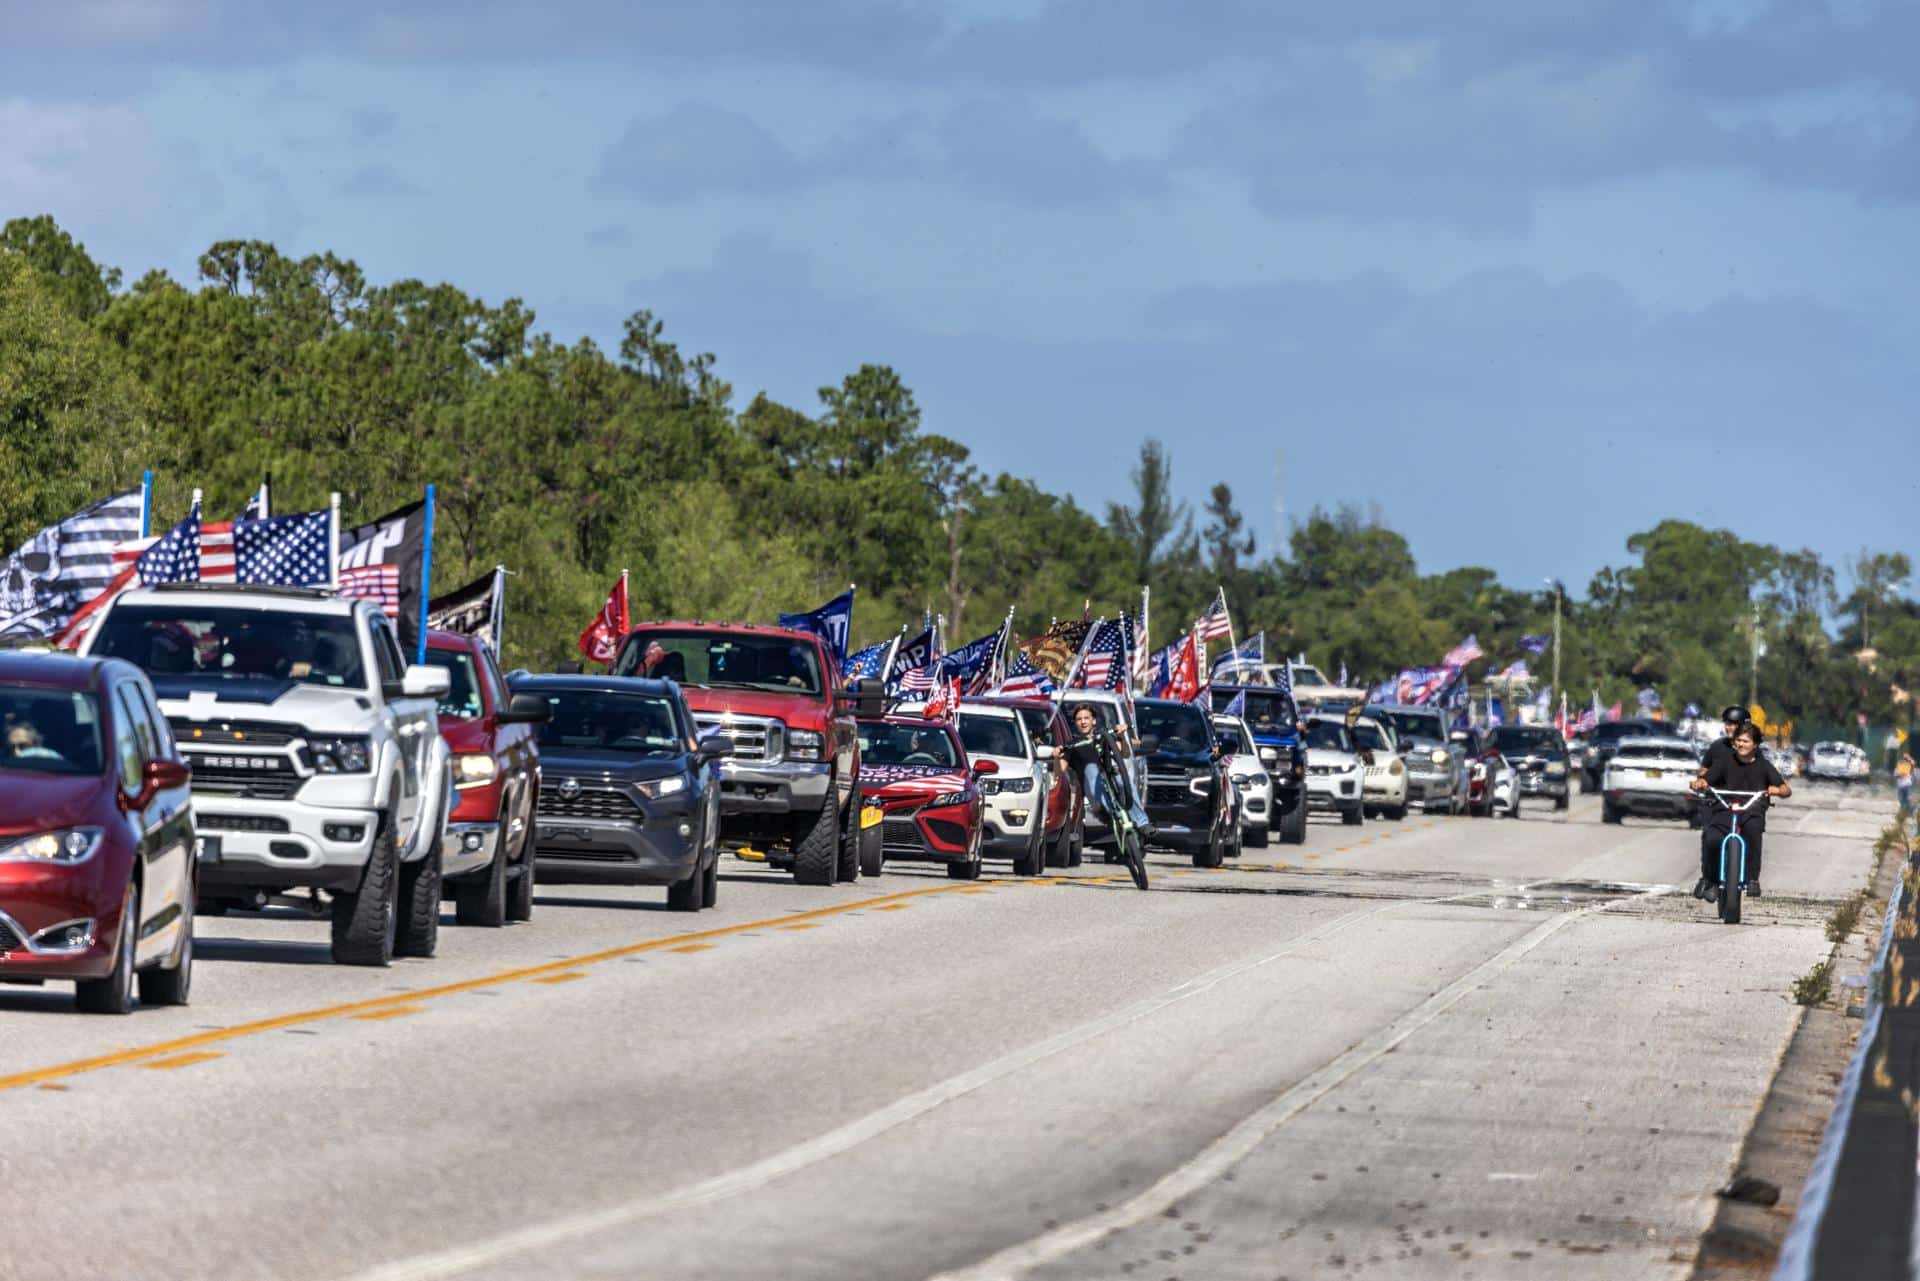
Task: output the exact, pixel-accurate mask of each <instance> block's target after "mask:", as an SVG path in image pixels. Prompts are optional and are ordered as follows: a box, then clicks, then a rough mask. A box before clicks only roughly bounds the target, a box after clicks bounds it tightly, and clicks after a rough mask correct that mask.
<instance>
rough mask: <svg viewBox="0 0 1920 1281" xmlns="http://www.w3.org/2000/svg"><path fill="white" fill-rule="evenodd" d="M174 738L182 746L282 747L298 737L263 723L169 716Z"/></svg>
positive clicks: (283, 728)
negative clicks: (184, 744) (241, 745)
mask: <svg viewBox="0 0 1920 1281" xmlns="http://www.w3.org/2000/svg"><path fill="white" fill-rule="evenodd" d="M167 724H168V725H170V726H172V727H173V734H174V737H175V738H177V739H179V740H180V741H181V742H182V743H220V744H222V745H225V744H228V743H247V744H249V745H252V746H255V747H285V746H286V745H287V744H288V743H291V742H292V741H293V740H294V739H295V738H297V737H299V735H297V734H294V733H292V732H290V731H289V730H288V729H287V727H286V726H284V725H274V724H272V723H270V722H265V721H195V720H188V719H187V718H186V717H184V716H169V717H167Z"/></svg>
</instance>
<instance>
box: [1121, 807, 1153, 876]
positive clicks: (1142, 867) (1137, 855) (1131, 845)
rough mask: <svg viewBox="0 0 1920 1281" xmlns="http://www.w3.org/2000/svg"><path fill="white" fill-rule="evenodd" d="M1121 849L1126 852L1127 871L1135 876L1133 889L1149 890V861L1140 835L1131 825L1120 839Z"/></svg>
mask: <svg viewBox="0 0 1920 1281" xmlns="http://www.w3.org/2000/svg"><path fill="white" fill-rule="evenodd" d="M1120 845H1121V848H1122V849H1123V850H1124V851H1125V852H1126V858H1127V871H1129V872H1131V873H1132V874H1133V887H1134V888H1135V889H1137V890H1144V889H1146V888H1147V860H1146V856H1145V852H1144V851H1143V850H1142V849H1141V848H1140V833H1139V832H1137V831H1135V830H1134V828H1133V825H1132V824H1131V823H1129V824H1128V825H1127V830H1126V831H1125V832H1124V833H1123V834H1122V835H1121V837H1120Z"/></svg>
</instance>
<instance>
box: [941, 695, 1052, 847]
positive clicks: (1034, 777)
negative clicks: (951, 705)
mask: <svg viewBox="0 0 1920 1281" xmlns="http://www.w3.org/2000/svg"><path fill="white" fill-rule="evenodd" d="M959 729H960V745H961V746H962V747H965V748H966V749H967V761H968V762H969V764H970V765H971V767H972V769H973V771H974V772H975V773H976V774H977V775H979V778H978V780H977V781H978V782H979V785H980V796H981V799H982V800H983V801H984V802H985V806H984V812H983V814H982V816H981V828H982V831H981V841H980V852H981V853H982V854H983V855H985V856H986V857H988V858H994V857H998V858H1010V859H1012V860H1013V873H1014V875H1015V876H1038V875H1039V874H1040V873H1041V871H1042V870H1044V869H1045V867H1046V865H1047V843H1046V842H1047V784H1048V783H1049V782H1050V781H1051V780H1052V770H1051V768H1050V767H1049V764H1048V762H1050V761H1052V759H1053V745H1052V744H1051V743H1035V742H1034V741H1033V740H1032V738H1031V737H1030V736H1029V735H1028V734H1027V726H1026V722H1025V721H1023V720H1021V718H1020V713H1018V712H1016V711H1015V710H1014V709H1013V708H1011V707H994V706H989V705H985V704H981V703H962V704H960V723H959ZM983 764H990V766H991V768H988V769H982V768H981V767H982V765H983Z"/></svg>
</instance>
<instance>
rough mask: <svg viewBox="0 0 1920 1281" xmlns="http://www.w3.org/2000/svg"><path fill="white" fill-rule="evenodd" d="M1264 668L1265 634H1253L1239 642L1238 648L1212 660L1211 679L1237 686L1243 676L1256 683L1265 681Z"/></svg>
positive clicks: (1265, 652)
mask: <svg viewBox="0 0 1920 1281" xmlns="http://www.w3.org/2000/svg"><path fill="white" fill-rule="evenodd" d="M1266 666H1267V634H1266V633H1265V632H1264V631H1260V632H1255V633H1254V634H1253V635H1251V636H1249V637H1247V638H1246V639H1245V640H1243V641H1241V642H1240V648H1238V649H1230V650H1228V651H1227V652H1226V653H1224V654H1222V655H1220V657H1218V658H1216V659H1214V660H1213V679H1214V680H1217V681H1222V682H1224V683H1226V684H1228V685H1238V684H1241V683H1242V681H1241V676H1242V675H1243V674H1245V675H1249V676H1251V677H1252V678H1253V679H1254V681H1255V682H1258V681H1261V680H1263V679H1265V672H1266Z"/></svg>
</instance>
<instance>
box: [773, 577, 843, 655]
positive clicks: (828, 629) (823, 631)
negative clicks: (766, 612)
mask: <svg viewBox="0 0 1920 1281" xmlns="http://www.w3.org/2000/svg"><path fill="white" fill-rule="evenodd" d="M780 626H782V627H790V628H792V629H793V630H794V631H796V632H812V633H813V634H814V635H815V636H818V637H819V638H820V639H821V640H823V641H825V642H826V643H827V653H828V654H830V655H831V656H832V657H833V661H834V662H836V663H844V662H845V661H846V658H847V632H848V631H849V630H851V629H852V627H853V588H851V587H849V588H847V590H846V591H844V592H841V593H840V594H839V595H838V596H835V597H834V598H833V599H832V600H830V601H828V602H827V603H826V604H824V605H822V606H821V607H820V608H819V609H816V610H813V611H811V612H810V613H805V614H782V615H780Z"/></svg>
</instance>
